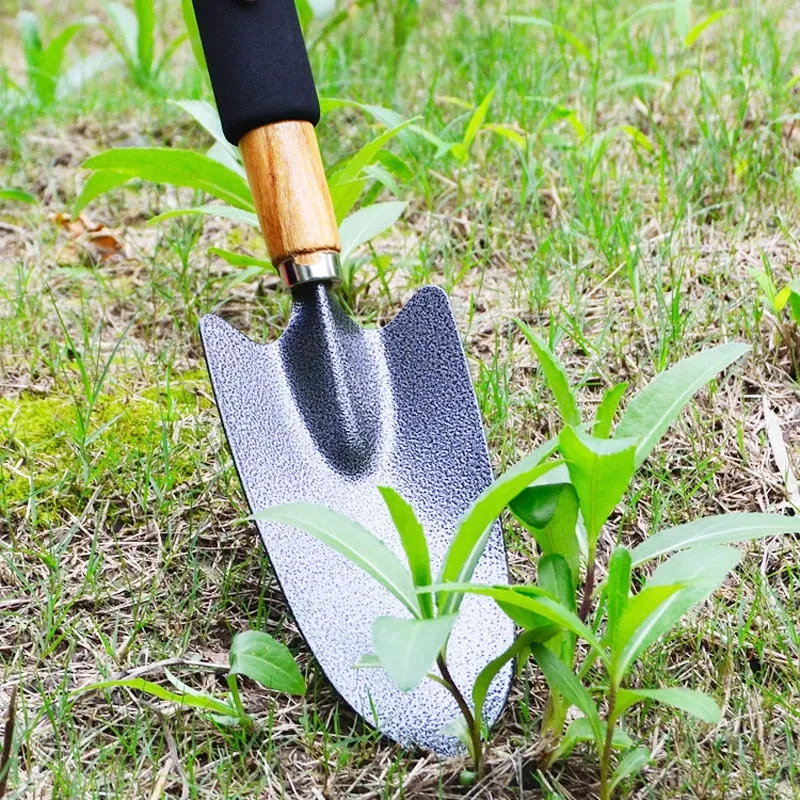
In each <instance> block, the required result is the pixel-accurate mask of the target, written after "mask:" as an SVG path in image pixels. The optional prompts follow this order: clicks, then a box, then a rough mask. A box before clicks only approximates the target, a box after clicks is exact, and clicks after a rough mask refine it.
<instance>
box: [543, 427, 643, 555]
mask: <svg viewBox="0 0 800 800" xmlns="http://www.w3.org/2000/svg"><path fill="white" fill-rule="evenodd" d="M558 446H559V450H560V451H561V455H562V456H563V457H564V461H566V463H567V469H568V470H569V477H570V480H571V481H572V485H573V486H574V487H575V491H576V492H577V493H578V501H579V503H580V508H581V514H582V515H583V521H584V524H585V525H586V532H587V534H588V536H589V550H590V552H592V551H593V550H594V545H595V542H596V541H597V537H598V535H599V533H600V529H601V528H602V527H603V525H604V524H605V522H606V520H607V519H608V517H609V515H610V514H611V512H612V511H613V510H614V508H615V507H616V505H617V503H619V501H620V500H621V499H622V496H623V495H624V494H625V492H626V491H627V490H628V486H629V485H630V482H631V478H632V477H633V471H634V457H635V454H636V441H635V440H633V439H626V438H614V439H598V438H596V437H594V436H590V435H589V434H586V433H583V431H581V430H579V429H578V428H573V427H571V426H568V427H566V428H564V430H562V431H561V435H560V436H559V437H558Z"/></svg>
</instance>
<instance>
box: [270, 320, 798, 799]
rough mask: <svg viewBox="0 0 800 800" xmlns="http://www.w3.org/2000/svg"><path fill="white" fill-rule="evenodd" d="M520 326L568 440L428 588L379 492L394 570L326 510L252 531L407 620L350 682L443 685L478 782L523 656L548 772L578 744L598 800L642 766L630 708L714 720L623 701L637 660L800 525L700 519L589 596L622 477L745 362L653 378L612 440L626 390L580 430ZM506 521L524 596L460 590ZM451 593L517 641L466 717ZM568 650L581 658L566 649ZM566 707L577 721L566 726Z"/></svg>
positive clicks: (674, 696)
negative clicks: (351, 568)
mask: <svg viewBox="0 0 800 800" xmlns="http://www.w3.org/2000/svg"><path fill="white" fill-rule="evenodd" d="M519 324H520V326H521V327H522V329H523V331H524V333H525V335H526V336H527V338H528V339H529V341H530V343H531V346H532V347H533V349H534V352H535V353H536V355H537V357H538V358H539V363H540V365H541V367H542V372H543V374H544V376H545V380H546V381H547V383H548V385H549V386H550V388H551V390H552V391H553V393H554V395H555V397H556V401H557V404H558V407H559V409H560V411H561V413H562V415H563V417H564V420H565V423H566V424H565V426H564V428H563V430H562V431H561V433H560V435H559V436H558V437H557V438H556V439H554V440H551V441H548V442H546V443H545V444H543V445H541V446H540V447H538V448H537V449H536V450H535V451H534V452H533V453H531V455H529V456H528V457H527V458H525V459H523V460H522V461H521V462H520V463H518V464H517V465H516V466H514V467H512V468H511V469H510V470H509V471H508V472H506V473H505V474H504V475H502V476H501V477H500V478H498V479H497V480H496V481H495V482H494V483H492V484H491V485H490V486H489V487H488V488H487V489H486V490H485V491H484V492H483V493H482V494H481V495H480V497H479V498H478V499H477V500H476V501H475V503H474V504H473V505H472V506H471V508H470V509H469V510H468V511H467V513H466V514H465V515H464V517H463V518H462V520H461V521H460V523H459V524H458V526H457V528H456V533H455V536H454V538H453V541H452V544H451V546H450V548H449V550H448V553H447V555H446V557H445V559H444V563H443V565H442V567H441V570H440V572H439V575H438V577H437V579H436V581H435V582H434V581H433V578H432V571H431V564H430V558H429V555H428V549H427V544H426V539H425V535H424V532H423V530H422V527H421V525H420V523H419V521H418V520H417V518H416V516H415V513H414V511H413V509H412V508H411V507H410V506H409V505H408V503H406V501H405V500H404V499H403V498H402V497H400V495H398V494H397V493H396V492H395V491H394V490H392V489H390V488H388V487H383V488H381V489H380V491H381V494H382V495H383V498H384V500H385V502H386V505H387V507H388V510H389V513H390V515H391V517H392V520H393V522H394V524H395V527H396V528H397V531H398V533H399V535H400V540H401V542H402V544H403V549H404V551H405V554H406V559H407V565H406V564H403V563H402V562H401V561H400V560H399V559H398V558H397V557H396V556H395V555H394V554H393V553H392V552H391V551H390V550H389V549H388V548H387V547H386V545H384V544H383V543H382V542H381V541H380V540H379V539H377V537H375V536H374V535H373V534H372V533H370V532H369V531H367V530H366V529H364V528H363V527H361V526H360V525H359V524H358V523H356V522H353V521H352V520H349V519H347V518H346V517H344V516H342V515H340V514H338V513H336V512H333V511H331V510H329V509H326V508H322V507H319V506H314V505H310V504H305V503H293V504H288V505H284V506H277V507H275V508H270V509H267V510H264V511H260V512H258V513H257V514H256V515H255V517H256V518H257V519H266V520H272V521H275V522H282V523H286V524H289V525H293V526H295V527H297V528H300V529H302V530H304V531H306V532H308V533H310V534H311V535H312V536H315V537H316V538H318V539H319V540H320V541H322V542H325V543H327V544H328V545H330V546H331V547H332V548H333V549H335V550H337V551H338V552H339V553H342V554H343V555H345V556H346V557H348V558H349V559H351V560H352V561H353V562H354V563H355V564H357V565H358V566H359V567H361V568H362V569H363V570H364V571H365V572H366V573H367V574H369V575H370V576H372V577H373V578H374V579H375V580H377V581H379V582H380V583H381V584H382V585H383V586H384V587H385V588H386V589H387V590H388V591H389V592H391V593H392V594H393V595H394V596H395V597H396V598H397V599H398V600H400V602H401V603H403V605H404V606H405V607H406V609H407V610H408V612H409V614H410V618H405V619H399V618H394V617H380V618H378V619H376V620H375V621H374V623H373V628H372V642H373V648H374V654H366V655H365V656H364V658H363V659H362V660H361V661H360V662H359V666H362V667H381V668H382V669H383V670H384V671H385V672H386V673H387V675H388V676H389V677H390V678H391V679H392V680H393V681H394V682H395V684H396V685H397V686H398V687H399V688H400V689H402V690H410V689H413V688H414V687H415V686H417V685H418V684H419V683H420V682H421V681H422V680H423V679H424V678H425V677H426V676H427V677H429V678H431V679H432V680H435V681H437V682H439V683H441V684H442V685H444V686H445V687H446V688H447V689H448V690H449V691H450V692H451V694H452V695H453V697H454V699H455V700H456V703H457V704H458V707H459V709H460V710H461V713H462V716H463V726H460V727H459V731H460V736H461V738H462V740H463V742H464V744H465V746H466V747H467V750H468V752H469V753H470V756H471V757H472V760H473V766H474V773H475V775H474V777H475V778H476V779H480V777H481V776H482V774H483V772H484V769H485V764H484V745H483V737H484V735H485V731H484V721H483V719H482V713H481V712H482V709H483V704H484V701H485V699H486V696H487V693H488V690H489V687H490V685H491V683H492V681H493V680H494V678H495V677H496V676H497V675H498V673H499V672H500V670H501V669H502V668H503V667H504V666H505V665H506V664H507V663H508V662H509V661H510V660H511V659H517V660H518V662H520V663H521V662H523V661H524V660H525V659H526V658H527V657H528V656H533V658H534V660H535V661H536V663H537V665H538V666H539V668H540V669H541V670H542V672H543V673H544V676H545V678H546V680H547V683H548V686H549V688H550V696H549V698H548V701H547V704H546V711H545V715H544V718H543V721H542V727H541V735H542V737H543V740H544V741H545V742H547V745H548V747H549V756H548V757H547V759H546V761H547V764H552V763H553V762H554V761H555V760H557V759H559V758H562V757H564V756H566V755H567V754H568V753H569V752H571V750H572V749H573V748H574V747H575V745H576V744H577V743H578V742H589V743H592V744H593V745H594V747H595V748H596V750H597V753H598V756H599V760H600V780H601V797H602V798H603V800H607V799H608V798H610V797H611V796H612V794H613V792H614V791H615V789H616V787H617V786H618V785H619V784H620V782H621V781H623V780H625V779H626V778H628V777H631V776H633V775H635V774H636V773H638V772H639V771H640V770H641V769H642V768H643V767H644V766H646V764H647V763H648V762H649V760H650V754H649V751H647V750H646V749H645V748H642V747H637V746H636V745H635V743H634V742H633V741H632V740H631V738H630V737H629V736H628V735H627V733H626V732H625V731H624V729H623V728H622V727H621V725H620V723H621V720H622V719H623V716H624V714H625V712H626V711H627V710H628V709H630V708H631V707H632V706H634V705H635V704H637V703H640V702H644V701H655V702H660V703H665V704H668V705H672V706H674V707H676V708H679V709H682V710H684V711H687V712H689V713H691V714H693V715H695V716H697V717H699V718H700V719H702V720H704V721H707V722H712V723H714V722H717V721H719V718H720V711H719V708H718V707H717V706H716V704H715V703H714V701H713V700H711V699H710V698H708V697H706V696H705V695H703V694H701V693H700V692H697V691H694V690H692V689H688V688H684V687H647V686H645V687H641V688H632V687H631V686H630V685H629V683H628V678H629V676H630V672H631V669H632V667H633V665H634V664H635V663H636V662H637V660H638V659H639V658H640V657H641V655H642V654H643V653H644V652H645V651H646V650H647V649H648V648H650V647H652V646H655V645H658V646H660V647H663V641H664V638H665V636H666V635H667V633H668V632H669V631H670V630H671V629H672V628H673V627H674V626H675V625H677V624H678V623H679V621H680V620H681V618H682V617H683V616H684V615H685V614H686V612H687V611H689V609H690V608H692V607H693V606H695V605H697V604H698V603H700V602H702V601H704V600H705V599H706V598H708V597H709V596H710V595H711V594H712V593H713V592H714V591H716V589H718V588H719V586H720V585H721V584H722V582H723V581H724V580H725V578H726V577H727V575H728V574H729V573H730V571H731V570H733V569H734V568H735V567H736V565H737V564H738V562H739V559H740V554H739V552H738V550H736V549H734V548H731V547H726V546H724V545H726V544H731V543H734V542H743V541H748V540H752V539H758V538H761V537H765V536H772V535H779V534H782V533H788V532H800V522H798V520H797V519H796V518H793V517H784V516H780V515H774V514H723V515H719V516H714V517H708V518H705V519H700V520H697V521H695V522H690V523H687V524H684V525H681V526H678V527H677V528H673V529H670V530H665V531H661V532H660V533H657V534H655V535H653V536H651V537H650V538H649V539H647V540H645V542H644V543H642V544H640V545H639V546H638V547H636V548H634V549H633V550H629V549H627V548H626V547H624V546H618V547H617V548H616V549H615V550H614V553H613V555H612V557H611V559H610V561H609V563H608V569H607V578H606V580H605V581H604V582H602V583H600V582H598V581H597V575H598V574H599V573H600V570H599V568H598V567H599V566H600V565H599V564H598V561H599V556H598V541H599V537H600V533H601V530H602V529H603V527H604V525H605V524H606V522H607V521H608V519H609V517H610V515H611V513H612V512H613V510H614V509H615V508H616V506H617V505H618V504H619V502H620V501H621V500H622V498H623V496H624V495H625V494H626V493H627V492H628V491H629V489H630V485H631V481H632V479H633V476H634V473H635V471H636V469H637V468H638V467H640V466H641V465H642V463H643V462H644V461H645V459H646V458H647V457H648V455H649V454H650V453H651V451H652V450H653V449H654V447H655V446H656V444H657V443H658V441H659V440H660V438H661V437H662V436H663V434H664V433H665V432H666V430H667V429H668V428H669V426H670V425H672V424H673V423H674V422H675V421H676V419H677V418H678V416H679V414H680V412H681V411H682V409H683V408H684V407H685V406H686V405H687V403H688V402H689V401H690V400H691V398H692V396H693V395H694V394H695V393H696V392H697V391H698V390H699V389H700V388H701V387H702V386H704V385H705V384H706V383H708V381H710V380H711V379H712V378H714V377H715V376H716V375H717V374H718V373H719V372H720V371H721V370H723V369H725V368H726V367H728V366H729V365H730V364H732V363H733V362H734V361H735V360H737V359H738V358H740V357H741V356H743V355H744V354H745V353H746V352H747V349H748V348H747V347H746V346H743V345H738V344H728V345H722V346H720V347H716V348H713V349H711V350H708V351H705V352H703V353H700V354H698V355H696V356H693V357H691V358H688V359H685V360H684V361H681V362H680V363H678V364H677V365H676V366H675V367H673V368H671V369H669V370H667V371H666V372H664V373H662V374H660V375H659V376H657V377H656V378H655V379H654V380H653V381H652V382H651V383H650V384H649V385H648V386H646V387H645V388H644V389H643V390H642V391H641V392H640V393H639V394H638V395H636V396H635V397H633V398H632V399H631V400H630V401H629V402H628V404H627V406H626V408H625V411H624V413H623V414H622V416H621V419H620V421H619V423H618V424H617V426H616V429H615V430H614V435H613V436H612V429H613V428H614V419H615V417H616V416H617V410H618V408H619V405H620V401H621V399H622V396H623V394H624V390H625V388H626V386H625V385H624V384H621V385H617V386H614V387H612V388H610V389H609V390H608V391H607V392H606V393H605V396H604V398H603V400H602V402H601V403H600V405H599V407H598V409H597V412H596V415H595V418H594V420H593V421H592V423H591V424H588V425H587V424H584V423H583V422H582V420H581V414H580V409H579V405H578V402H577V397H576V393H575V390H574V388H573V387H572V386H570V384H569V381H568V379H567V375H566V372H565V370H564V368H563V366H562V365H561V364H560V363H559V361H558V360H557V358H556V357H555V355H554V354H553V353H552V352H551V351H550V350H549V349H548V348H547V346H546V345H545V343H544V342H543V341H542V340H541V339H539V338H538V337H537V336H536V335H535V334H534V333H533V332H532V331H531V330H530V329H528V328H527V327H526V326H524V325H522V323H519ZM589 431H591V433H590V432H589ZM506 506H509V507H510V508H511V510H512V512H513V513H514V515H515V516H516V517H517V519H518V520H519V521H520V522H521V523H522V524H523V525H524V526H525V528H527V530H528V531H529V532H530V533H531V535H532V536H533V538H534V539H535V541H536V542H537V544H538V546H539V550H540V558H539V560H538V564H537V572H538V580H537V582H536V583H535V584H529V585H522V586H486V585H479V584H473V583H470V580H471V578H472V573H473V571H474V569H475V566H476V565H477V563H478V560H479V558H480V556H481V553H482V552H483V549H484V547H485V545H486V542H487V539H488V536H489V533H490V531H491V527H492V524H493V522H494V520H495V519H496V518H497V517H498V516H499V515H500V513H501V512H502V511H503V509H504V508H505V507H506ZM664 555H669V556H670V557H669V559H668V560H666V561H664V562H662V563H660V564H659V566H658V567H657V568H656V570H655V571H654V572H653V573H652V575H651V576H650V577H649V578H648V579H647V580H646V581H645V583H644V586H643V588H642V589H640V590H639V591H638V592H636V593H633V591H632V589H633V586H634V585H635V584H636V582H633V581H632V572H633V570H634V569H635V568H638V567H639V566H640V565H642V564H644V563H646V562H649V561H650V560H652V559H654V558H657V557H661V556H664ZM465 593H471V594H478V595H483V596H488V597H491V598H493V599H494V600H495V601H496V602H497V603H498V604H499V605H500V607H501V608H502V609H503V610H504V611H505V612H506V613H507V614H508V615H509V617H511V619H513V620H514V622H515V623H516V624H517V625H518V626H519V627H520V628H521V629H522V633H521V635H520V636H519V637H518V638H517V640H516V641H515V642H514V644H513V645H512V646H511V647H510V648H509V649H508V650H507V651H506V652H505V653H503V654H502V655H501V656H499V657H498V658H496V659H495V660H494V661H492V662H491V663H490V664H488V665H487V666H486V668H485V669H484V670H483V671H482V672H481V673H480V674H479V675H478V677H477V679H476V681H475V684H474V686H473V687H472V697H471V701H472V702H471V703H470V702H469V701H468V700H467V699H466V696H465V694H464V693H463V692H462V690H461V688H460V687H458V686H457V685H456V684H455V682H454V681H453V679H452V677H451V675H450V673H449V670H448V668H447V641H448V638H449V635H450V631H451V630H452V627H453V625H454V623H455V620H456V618H457V615H458V611H459V606H460V603H461V600H462V598H463V596H464V594H465ZM578 639H581V640H583V641H584V642H585V643H586V644H588V650H584V649H582V648H581V649H579V648H578V647H577V641H578ZM434 664H435V665H436V666H437V667H438V673H436V672H434V671H433V667H434ZM573 707H575V708H577V710H578V712H579V713H580V716H578V717H577V718H576V719H574V720H573V721H572V722H570V724H569V725H568V726H567V717H568V712H569V710H570V709H571V708H573ZM601 709H606V710H605V712H604V713H603V712H602V711H601ZM616 753H619V756H618V758H617V757H616V756H615V754H616ZM615 758H617V760H616V763H615ZM467 777H468V776H467Z"/></svg>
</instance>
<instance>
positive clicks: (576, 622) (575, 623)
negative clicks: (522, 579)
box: [434, 583, 608, 663]
mask: <svg viewBox="0 0 800 800" xmlns="http://www.w3.org/2000/svg"><path fill="white" fill-rule="evenodd" d="M434 588H436V589H445V590H447V591H448V592H459V593H462V594H478V595H483V596H484V597H491V598H492V599H494V600H495V601H496V602H497V604H498V605H499V606H501V607H502V606H503V605H506V606H514V607H516V608H518V609H522V610H523V611H533V612H534V613H535V614H538V615H539V616H541V617H544V618H545V619H548V620H550V621H551V622H555V623H556V624H557V625H558V626H559V627H561V628H563V629H564V630H567V631H570V632H571V633H574V634H575V635H576V636H580V637H581V639H583V640H584V641H585V642H587V643H588V644H589V645H590V647H591V648H592V649H593V650H594V651H595V652H596V653H597V655H598V656H599V657H600V659H601V660H602V661H603V662H604V663H606V662H607V660H608V659H607V658H606V653H605V650H604V649H603V647H602V645H601V644H600V642H599V641H598V640H597V638H596V637H595V635H594V634H593V633H592V631H591V630H590V629H589V628H588V627H587V626H586V625H585V624H584V623H583V622H581V620H580V619H579V618H578V616H577V615H576V614H574V613H573V612H572V611H570V610H569V609H568V608H565V607H564V606H562V605H561V603H559V602H558V601H557V600H556V599H555V598H553V597H550V596H549V595H548V593H547V592H545V591H544V590H543V589H539V588H538V587H536V586H485V585H483V584H478V583H446V584H437V585H436V586H435V587H434Z"/></svg>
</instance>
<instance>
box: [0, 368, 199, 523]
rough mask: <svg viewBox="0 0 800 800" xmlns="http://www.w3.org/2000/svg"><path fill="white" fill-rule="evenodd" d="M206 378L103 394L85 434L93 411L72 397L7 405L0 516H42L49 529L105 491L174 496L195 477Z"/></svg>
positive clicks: (2, 417)
mask: <svg viewBox="0 0 800 800" xmlns="http://www.w3.org/2000/svg"><path fill="white" fill-rule="evenodd" d="M205 381H206V378H205V376H204V374H203V373H200V372H197V373H194V372H192V373H186V374H185V375H181V376H179V377H177V378H175V379H174V380H173V381H171V382H170V385H169V387H166V386H164V385H161V386H154V387H150V388H148V389H145V390H143V391H140V392H137V393H135V394H130V395H127V394H124V393H118V394H116V395H110V396H105V397H102V398H101V399H100V400H99V402H98V403H97V405H96V406H95V408H94V409H93V410H92V413H91V416H90V417H89V421H88V426H86V430H85V431H84V430H83V427H84V426H83V425H82V419H85V416H86V409H85V407H82V406H81V405H80V404H76V402H75V401H74V400H73V399H72V398H71V397H69V396H64V395H60V396H55V397H53V396H50V397H45V398H43V397H38V396H35V395H22V396H20V397H19V398H16V399H15V400H13V401H9V400H0V511H2V512H3V513H4V515H5V516H9V515H22V514H26V513H32V512H33V513H35V520H36V524H37V527H38V526H43V527H49V526H50V525H53V524H58V523H60V522H63V520H64V519H65V518H66V517H68V516H70V515H73V514H77V513H79V512H80V510H81V508H82V507H83V504H84V503H85V501H86V499H87V498H88V496H90V494H91V493H93V492H94V491H96V489H97V487H98V486H101V485H103V484H108V493H109V494H111V495H118V494H124V495H130V494H134V495H136V496H139V495H142V496H144V497H145V498H146V497H148V496H149V494H150V492H151V490H152V489H153V488H156V489H158V490H160V491H162V492H164V491H169V490H171V489H172V488H174V487H175V486H177V485H179V484H180V483H182V482H185V481H189V480H191V479H192V477H193V476H194V474H195V470H196V463H195V458H194V456H195V454H196V449H193V445H195V444H196V443H197V442H198V441H199V440H200V439H201V438H202V437H204V435H205V433H206V432H207V431H206V430H205V429H204V427H203V423H201V422H200V420H199V415H200V412H201V411H202V410H203V409H204V408H207V407H209V406H210V403H209V401H208V400H207V399H206V398H205V397H204V396H203V395H201V394H200V393H199V392H198V391H197V389H198V386H199V385H202V384H204V383H205Z"/></svg>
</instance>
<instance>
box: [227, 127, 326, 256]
mask: <svg viewBox="0 0 800 800" xmlns="http://www.w3.org/2000/svg"><path fill="white" fill-rule="evenodd" d="M239 147H240V148H241V151H242V159H243V160H244V167H245V170H246V171H247V179H248V181H249V182H250V189H251V191H252V192H253V201H254V202H255V206H256V211H257V212H258V221H259V222H260V223H261V233H262V234H263V236H264V241H265V242H266V243H267V250H268V251H269V255H270V258H271V259H272V262H273V264H276V265H277V264H280V263H281V262H282V261H285V260H286V259H289V258H293V259H295V260H298V261H302V260H303V256H309V255H312V254H314V253H319V252H321V251H329V252H330V251H334V252H337V253H338V252H339V251H340V250H341V249H342V246H341V243H340V242H339V230H338V228H337V227H336V216H335V214H334V213H333V203H332V202H331V196H330V192H329V191H328V184H327V182H326V180H325V170H324V169H323V167H322V158H321V157H320V154H319V145H318V144H317V136H316V134H315V133H314V127H313V126H312V125H311V123H310V122H275V123H272V124H271V125H264V126H262V127H260V128H255V129H254V130H252V131H250V132H249V133H246V134H245V135H244V136H243V137H242V139H241V141H240V142H239Z"/></svg>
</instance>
